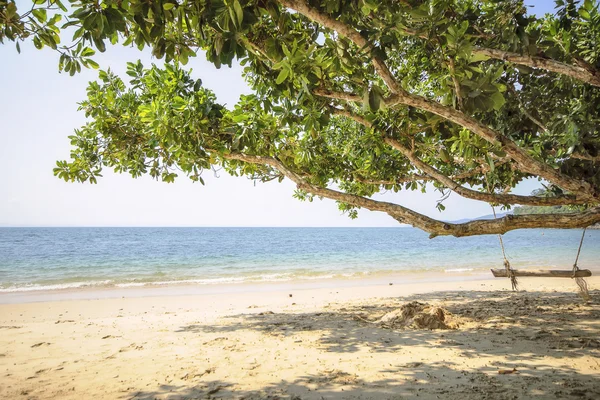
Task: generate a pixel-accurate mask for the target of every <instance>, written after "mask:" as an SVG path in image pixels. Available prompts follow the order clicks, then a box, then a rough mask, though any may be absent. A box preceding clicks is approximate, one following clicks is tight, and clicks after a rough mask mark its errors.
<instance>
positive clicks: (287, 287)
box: [0, 270, 600, 306]
mask: <svg viewBox="0 0 600 400" xmlns="http://www.w3.org/2000/svg"><path fill="white" fill-rule="evenodd" d="M599 275H600V271H597V270H592V277H591V278H587V279H588V280H591V282H594V281H595V280H596V279H599V280H600V276H599ZM540 280H543V281H544V282H545V284H546V285H549V286H551V287H553V288H555V289H556V288H561V287H564V288H565V290H567V291H568V290H569V287H571V286H572V287H573V288H575V283H574V282H573V280H572V279H570V278H562V279H559V278H535V277H526V278H520V279H519V281H520V283H521V284H523V283H524V285H521V286H522V287H535V286H536V285H537V283H536V282H538V283H539V281H540ZM473 282H480V283H481V284H483V285H487V286H493V287H498V288H499V289H500V290H502V287H503V286H506V287H507V288H508V289H510V285H508V283H507V282H508V280H507V279H506V278H494V277H493V276H492V275H491V272H489V271H488V272H480V271H478V272H473V271H469V272H462V271H460V272H436V273H431V272H429V273H413V272H410V273H397V274H382V275H378V276H370V277H367V278H347V279H343V278H326V279H314V280H297V281H294V280H290V281H284V282H240V283H223V284H221V283H216V284H200V285H198V284H196V285H194V284H176V283H174V284H166V285H152V284H147V285H144V286H131V287H115V286H110V287H97V286H94V287H81V288H67V289H56V290H28V291H15V292H4V293H0V306H2V305H9V304H28V303H47V302H65V301H66V302H68V301H84V300H85V301H93V300H104V299H118V298H121V299H125V298H161V297H182V296H184V297H194V296H200V297H202V296H221V295H234V296H241V295H255V294H273V293H283V292H290V293H292V292H310V291H331V290H342V291H356V292H357V293H365V292H369V291H371V290H378V291H381V292H382V293H394V292H396V291H397V290H394V289H393V287H394V286H395V287H396V288H398V287H400V288H402V289H403V290H404V291H406V290H408V291H409V292H410V293H412V294H414V293H419V292H422V293H428V292H432V291H435V290H436V289H438V290H439V288H441V287H444V286H448V287H451V288H455V289H456V290H460V289H461V288H462V287H463V286H465V285H467V286H471V283H473ZM503 283H505V285H503ZM592 286H593V284H592ZM598 286H600V284H598ZM430 288H432V289H430ZM434 288H435V289H434Z"/></svg>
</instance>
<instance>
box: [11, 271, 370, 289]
mask: <svg viewBox="0 0 600 400" xmlns="http://www.w3.org/2000/svg"><path fill="white" fill-rule="evenodd" d="M307 272H308V271H303V272H302V273H300V274H297V273H293V272H289V273H272V274H260V275H246V276H226V277H212V278H182V279H170V280H164V281H159V280H147V279H143V278H140V279H131V280H127V281H115V280H102V281H80V282H65V283H53V284H40V283H28V284H21V285H11V286H8V287H2V285H1V284H0V293H14V292H33V291H54V290H69V289H86V288H87V289H91V288H111V287H113V288H114V287H116V288H136V287H152V286H176V285H228V284H242V283H278V282H279V283H281V282H291V281H313V280H328V279H352V278H360V277H364V276H366V275H369V274H371V272H370V271H357V272H346V273H328V272H315V273H310V272H308V273H307Z"/></svg>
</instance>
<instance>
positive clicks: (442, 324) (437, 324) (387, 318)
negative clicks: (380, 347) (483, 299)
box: [360, 301, 459, 329]
mask: <svg viewBox="0 0 600 400" xmlns="http://www.w3.org/2000/svg"><path fill="white" fill-rule="evenodd" d="M360 319H362V320H365V319H364V318H360ZM368 322H371V323H376V324H380V325H381V326H383V327H385V328H393V329H456V328H458V325H459V324H458V319H457V318H456V317H455V316H454V315H452V314H451V313H450V312H449V311H448V310H446V309H444V308H442V307H438V306H434V305H431V304H427V303H421V302H418V301H411V302H410V303H406V304H404V305H402V306H401V307H400V308H399V309H396V310H394V311H390V312H388V313H387V314H385V315H383V316H382V317H381V318H379V319H378V320H375V321H368Z"/></svg>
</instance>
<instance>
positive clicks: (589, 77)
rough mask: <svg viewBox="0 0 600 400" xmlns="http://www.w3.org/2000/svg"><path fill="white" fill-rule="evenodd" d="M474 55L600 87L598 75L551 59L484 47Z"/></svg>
mask: <svg viewBox="0 0 600 400" xmlns="http://www.w3.org/2000/svg"><path fill="white" fill-rule="evenodd" d="M473 53H475V54H482V55H485V56H488V57H490V58H494V59H496V60H503V61H509V62H512V63H515V64H520V65H526V66H528V67H532V68H539V69H545V70H546V71H551V72H556V73H558V74H562V75H567V76H570V77H572V78H575V79H577V80H580V81H582V82H585V83H589V84H590V85H593V86H598V87H600V76H599V75H598V73H595V74H594V73H592V72H591V71H590V70H588V69H586V68H583V67H580V66H576V65H570V64H566V63H563V62H560V61H556V60H552V59H550V58H543V57H537V56H529V55H521V54H518V53H512V52H510V51H504V50H497V49H488V48H483V47H478V48H475V49H474V50H473Z"/></svg>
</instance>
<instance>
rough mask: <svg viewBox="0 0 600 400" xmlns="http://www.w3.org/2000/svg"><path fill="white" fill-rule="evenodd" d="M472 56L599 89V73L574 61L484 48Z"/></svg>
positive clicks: (407, 30) (423, 36)
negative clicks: (575, 80) (530, 69)
mask: <svg viewBox="0 0 600 400" xmlns="http://www.w3.org/2000/svg"><path fill="white" fill-rule="evenodd" d="M401 32H402V33H403V34H405V35H408V36H414V37H418V38H421V39H424V40H431V38H430V37H429V36H428V35H426V34H423V33H421V32H420V31H418V30H416V29H410V28H404V29H401ZM473 53H474V54H481V55H484V56H487V57H489V58H493V59H495V60H502V61H508V62H512V63H514V64H519V65H525V66H528V67H532V68H537V69H544V70H546V71H550V72H555V73H557V74H561V75H566V76H570V77H571V78H575V79H577V80H580V81H582V82H585V83H589V84H590V85H593V86H598V87H600V72H598V71H595V70H594V69H593V68H592V67H591V66H590V65H589V64H587V63H584V62H581V60H575V61H576V63H577V64H579V65H571V64H567V63H563V62H561V61H557V60H553V59H551V58H544V57H539V56H530V55H522V54H519V53H514V52H510V51H505V50H498V49H490V48H486V47H476V48H474V49H473Z"/></svg>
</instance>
